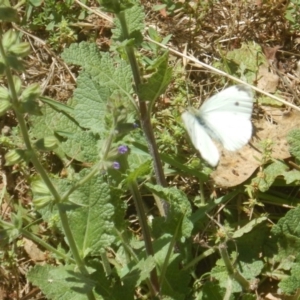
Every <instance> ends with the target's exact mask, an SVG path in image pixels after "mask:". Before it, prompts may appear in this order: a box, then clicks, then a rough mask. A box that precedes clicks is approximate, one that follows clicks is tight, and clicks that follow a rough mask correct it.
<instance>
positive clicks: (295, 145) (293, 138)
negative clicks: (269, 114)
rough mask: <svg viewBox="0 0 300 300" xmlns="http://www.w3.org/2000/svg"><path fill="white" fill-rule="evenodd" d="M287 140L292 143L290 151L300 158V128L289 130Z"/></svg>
mask: <svg viewBox="0 0 300 300" xmlns="http://www.w3.org/2000/svg"><path fill="white" fill-rule="evenodd" d="M287 141H288V143H289V145H290V152H291V154H292V155H294V156H295V157H296V158H297V159H298V160H300V130H299V129H294V130H292V131H290V132H289V134H288V136H287Z"/></svg>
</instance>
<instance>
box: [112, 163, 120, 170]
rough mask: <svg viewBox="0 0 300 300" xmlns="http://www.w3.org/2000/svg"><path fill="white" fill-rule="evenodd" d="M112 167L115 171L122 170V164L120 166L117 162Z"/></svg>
mask: <svg viewBox="0 0 300 300" xmlns="http://www.w3.org/2000/svg"><path fill="white" fill-rule="evenodd" d="M112 167H113V168H114V169H115V170H119V169H120V164H119V163H118V162H117V161H114V162H113V164H112Z"/></svg>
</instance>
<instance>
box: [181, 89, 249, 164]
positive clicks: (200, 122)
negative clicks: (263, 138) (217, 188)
mask: <svg viewBox="0 0 300 300" xmlns="http://www.w3.org/2000/svg"><path fill="white" fill-rule="evenodd" d="M252 108H253V95H252V92H251V89H250V88H249V87H247V86H245V85H234V86H231V87H229V88H227V89H225V90H223V91H222V92H220V93H218V94H216V95H214V96H213V97H211V98H209V99H208V100H207V101H205V102H204V104H203V105H202V106H201V107H200V109H199V110H195V109H191V110H190V111H188V112H184V113H183V114H182V116H181V117H182V120H183V122H184V125H185V127H186V129H187V132H188V134H189V136H190V138H191V141H192V143H193V145H194V146H195V148H196V149H197V150H199V152H200V154H201V156H202V158H203V159H204V160H206V161H207V162H208V163H209V164H210V165H211V166H213V167H215V166H216V165H217V164H218V162H219V159H220V153H219V151H218V149H217V147H216V145H215V144H214V143H213V141H212V139H214V140H216V141H218V142H220V143H221V144H222V145H223V146H224V148H225V149H227V150H230V151H236V150H238V149H240V148H242V147H243V146H244V145H246V144H247V143H248V142H249V140H250V138H251V136H252V124H251V114H252Z"/></svg>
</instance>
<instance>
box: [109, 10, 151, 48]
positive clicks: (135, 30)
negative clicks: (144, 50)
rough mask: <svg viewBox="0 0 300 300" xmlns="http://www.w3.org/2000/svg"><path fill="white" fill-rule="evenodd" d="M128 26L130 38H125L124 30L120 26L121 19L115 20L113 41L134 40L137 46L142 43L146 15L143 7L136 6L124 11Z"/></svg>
mask: <svg viewBox="0 0 300 300" xmlns="http://www.w3.org/2000/svg"><path fill="white" fill-rule="evenodd" d="M124 14H125V19H126V25H127V27H128V28H127V30H128V35H129V36H128V37H124V35H123V30H122V27H121V24H120V21H119V19H117V18H115V26H116V27H115V28H114V29H113V30H112V32H113V36H112V38H113V40H118V41H123V40H124V39H125V38H128V39H132V38H134V39H135V40H136V42H137V44H139V43H141V42H142V35H141V32H142V31H143V30H144V27H145V25H144V24H145V22H144V21H145V13H144V10H143V7H142V6H141V5H135V6H133V7H131V8H129V9H126V10H125V11H124Z"/></svg>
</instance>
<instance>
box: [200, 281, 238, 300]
mask: <svg viewBox="0 0 300 300" xmlns="http://www.w3.org/2000/svg"><path fill="white" fill-rule="evenodd" d="M225 293H226V291H225V289H223V288H221V287H220V285H219V284H217V283H215V282H206V283H204V285H203V287H202V290H201V291H200V293H199V294H198V296H197V298H196V300H202V299H214V300H223V299H224V295H225ZM233 299H234V295H232V294H231V295H230V298H229V299H228V300H233Z"/></svg>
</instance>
